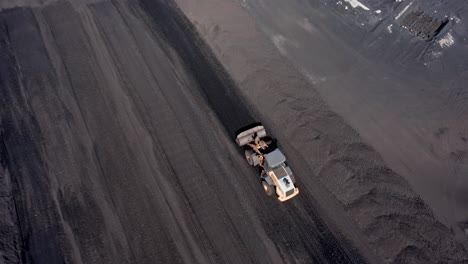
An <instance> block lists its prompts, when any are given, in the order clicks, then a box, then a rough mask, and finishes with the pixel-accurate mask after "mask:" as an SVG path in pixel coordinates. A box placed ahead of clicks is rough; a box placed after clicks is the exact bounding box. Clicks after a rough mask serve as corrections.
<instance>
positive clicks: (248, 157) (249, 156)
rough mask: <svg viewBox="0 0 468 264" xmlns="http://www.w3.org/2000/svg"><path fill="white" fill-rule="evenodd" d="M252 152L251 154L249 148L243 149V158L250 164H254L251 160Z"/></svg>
mask: <svg viewBox="0 0 468 264" xmlns="http://www.w3.org/2000/svg"><path fill="white" fill-rule="evenodd" d="M252 154H253V151H252V150H250V149H247V150H246V151H245V159H246V160H247V162H248V163H249V165H250V166H253V165H254V161H253V160H252Z"/></svg>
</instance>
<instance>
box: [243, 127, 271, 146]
mask: <svg viewBox="0 0 468 264" xmlns="http://www.w3.org/2000/svg"><path fill="white" fill-rule="evenodd" d="M255 133H256V134H257V135H258V136H259V137H260V138H262V137H265V136H266V135H267V133H266V131H265V128H264V127H263V126H256V127H253V128H250V129H247V130H245V131H242V132H240V133H239V134H238V135H237V138H236V142H237V144H238V145H239V146H244V145H246V144H248V143H250V142H252V141H254V135H255Z"/></svg>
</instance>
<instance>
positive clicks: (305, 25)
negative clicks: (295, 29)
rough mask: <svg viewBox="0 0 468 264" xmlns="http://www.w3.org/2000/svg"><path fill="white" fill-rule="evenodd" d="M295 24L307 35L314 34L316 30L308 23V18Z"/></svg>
mask: <svg viewBox="0 0 468 264" xmlns="http://www.w3.org/2000/svg"><path fill="white" fill-rule="evenodd" d="M297 24H298V25H299V26H300V27H301V28H302V29H304V30H305V31H307V32H309V33H316V32H317V29H316V28H315V27H314V26H313V25H312V24H311V23H310V21H309V19H308V18H304V19H302V20H299V21H297Z"/></svg>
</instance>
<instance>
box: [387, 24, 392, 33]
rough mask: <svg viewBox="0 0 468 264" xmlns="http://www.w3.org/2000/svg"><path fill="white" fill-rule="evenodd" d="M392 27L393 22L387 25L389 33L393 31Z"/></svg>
mask: <svg viewBox="0 0 468 264" xmlns="http://www.w3.org/2000/svg"><path fill="white" fill-rule="evenodd" d="M392 27H393V24H390V25H389V26H388V27H387V31H388V33H390V34H392V33H393V30H392Z"/></svg>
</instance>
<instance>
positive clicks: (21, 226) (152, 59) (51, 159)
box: [0, 0, 467, 263]
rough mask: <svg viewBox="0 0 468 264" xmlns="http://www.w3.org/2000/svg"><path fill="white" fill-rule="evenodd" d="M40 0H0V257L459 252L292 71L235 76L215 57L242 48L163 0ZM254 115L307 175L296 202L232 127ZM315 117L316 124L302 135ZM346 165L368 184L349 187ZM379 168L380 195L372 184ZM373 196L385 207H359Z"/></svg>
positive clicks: (316, 257) (169, 258)
mask: <svg viewBox="0 0 468 264" xmlns="http://www.w3.org/2000/svg"><path fill="white" fill-rule="evenodd" d="M20 2H21V3H23V2H25V1H20ZM31 2H34V1H31ZM51 2H53V1H51ZM199 3H200V4H201V2H197V4H199ZM218 3H220V2H219V1H218ZM23 4H24V3H23ZM26 5H27V4H26ZM35 6H36V7H34V8H29V7H25V8H15V9H10V10H5V11H3V12H2V13H0V25H1V26H0V45H1V52H0V56H1V61H2V63H1V65H0V67H1V69H0V82H1V85H0V86H1V90H0V93H1V94H0V97H1V100H2V108H1V109H0V111H1V112H0V127H1V134H0V135H1V140H0V142H1V145H0V154H1V155H0V157H1V165H2V166H1V170H0V180H1V181H2V185H1V186H2V188H1V190H0V191H1V197H0V199H1V200H0V202H1V203H0V209H1V211H0V213H1V216H2V218H1V220H0V232H1V234H2V236H1V238H0V252H1V255H0V256H1V257H2V259H1V260H2V261H3V262H6V263H155V262H157V263H159V262H161V263H282V262H285V263H288V262H303V263H367V262H369V263H382V262H384V261H385V262H394V263H418V262H421V261H426V263H427V261H438V262H443V263H444V262H447V263H464V262H463V261H465V262H467V257H466V253H465V251H464V250H463V248H462V247H461V245H460V244H458V243H457V242H455V241H454V240H453V238H452V234H451V233H450V231H449V230H448V229H447V228H446V227H445V226H443V225H442V224H441V223H439V222H437V221H435V219H434V218H433V216H432V213H431V212H430V210H429V209H428V208H427V207H426V206H425V205H424V203H423V202H422V201H421V200H420V199H419V198H418V196H417V195H415V194H414V193H413V192H412V191H411V190H410V189H409V187H408V185H407V183H406V182H405V181H404V180H403V179H402V178H401V177H399V176H398V175H397V174H395V173H394V172H393V171H391V170H389V169H388V168H386V167H385V165H384V164H383V162H382V160H381V159H380V157H379V156H378V155H377V154H376V152H375V151H373V150H372V149H371V148H370V147H368V146H367V145H365V144H364V143H363V142H361V140H360V138H359V136H358V134H357V133H355V131H354V130H353V129H351V128H350V127H349V126H347V125H346V124H345V123H344V122H343V120H342V119H340V118H339V117H338V116H337V115H335V114H334V113H332V112H330V111H329V110H328V108H327V106H326V105H325V104H324V103H323V102H322V101H321V100H320V99H318V97H317V94H316V93H315V92H314V91H313V90H311V91H307V90H304V89H303V87H304V86H303V85H304V84H303V83H301V82H302V81H301V80H300V79H297V78H296V77H295V73H294V72H292V71H288V70H285V71H283V72H287V74H290V75H289V76H288V77H289V79H288V78H285V79H284V80H281V81H282V82H283V83H281V84H287V85H288V86H289V88H288V90H283V91H282V92H286V93H290V94H293V95H295V96H296V98H291V97H289V96H290V95H284V94H283V97H282V95H281V93H279V92H278V89H280V87H274V86H273V87H272V86H271V84H268V85H267V84H266V83H262V82H261V81H260V82H258V83H256V84H255V85H253V86H252V84H251V83H245V86H238V85H237V83H238V82H237V80H235V81H234V80H232V79H231V76H230V74H231V72H230V71H228V72H226V71H225V70H224V68H223V67H222V66H221V65H225V64H226V61H227V58H229V56H238V55H237V54H235V52H233V53H230V55H229V56H227V57H224V58H223V57H220V56H219V51H217V52H216V56H217V58H221V59H220V60H221V63H220V62H218V61H217V59H216V57H215V56H214V55H213V54H212V52H211V50H210V49H209V48H208V46H206V45H205V44H204V42H203V40H202V38H201V37H200V36H198V35H197V33H195V31H194V28H193V26H192V25H191V24H190V22H189V21H188V20H187V19H186V18H185V17H184V16H183V14H182V13H181V11H180V10H179V9H177V7H176V5H175V3H174V2H172V1H165V0H158V1H149V0H141V1H129V2H127V1H102V2H101V1H74V2H72V4H70V3H68V2H64V1H58V2H53V3H50V4H47V5H40V4H37V3H36V4H35ZM213 6H214V5H213ZM207 9H208V8H207ZM234 10H235V9H232V10H229V11H231V12H230V13H232V12H233V11H234ZM204 12H208V11H204ZM214 12H216V13H218V15H221V16H224V17H228V16H229V15H228V14H230V13H224V14H223V12H226V10H221V9H218V10H215V11H214ZM206 14H208V13H206ZM238 22H239V23H240V21H238ZM234 24H236V25H237V23H233V24H231V25H234ZM240 24H241V23H240ZM244 33H245V32H244ZM203 37H205V36H203ZM230 41H231V43H236V42H235V41H233V39H230ZM236 41H237V39H236ZM244 44H245V43H244ZM239 45H243V43H242V42H239ZM257 53H258V54H261V50H257ZM239 58H241V59H244V58H245V57H244V56H240V57H239ZM254 58H255V55H253V56H250V57H248V59H252V60H253V59H254ZM273 58H274V59H273ZM271 59H272V60H274V61H275V63H276V62H277V63H278V65H276V64H275V65H273V64H272V65H273V66H275V67H278V69H282V67H284V69H286V68H287V67H289V65H288V64H286V63H283V62H282V61H281V60H279V59H276V57H274V56H272V57H271ZM242 66H243V67H244V68H245V69H249V68H250V65H248V64H245V65H242ZM270 66H271V65H270ZM273 66H272V67H273ZM264 74H265V72H264V71H259V72H256V75H257V76H258V77H260V78H261V77H266V78H263V80H264V81H265V80H268V78H270V77H271V76H268V74H269V75H272V72H270V73H267V75H264ZM276 77H278V78H279V75H277V76H276ZM276 84H280V83H276ZM265 87H266V88H268V89H270V90H269V91H270V93H268V94H265V92H264V89H265ZM247 88H248V89H249V90H248V91H247V93H250V95H253V97H250V96H247V97H246V96H245V94H246V90H245V89H247ZM283 88H284V87H283ZM251 98H262V100H258V102H257V103H258V105H256V106H255V107H252V101H251ZM279 101H282V102H287V103H285V104H284V103H283V104H282V103H281V102H279ZM256 107H257V108H256ZM280 111H282V112H280ZM265 113H268V114H265ZM259 117H262V120H261V121H263V120H265V123H266V124H268V125H270V126H269V127H268V128H271V131H274V132H276V133H277V134H276V135H278V137H279V138H280V140H281V141H280V142H282V143H283V145H282V146H283V147H284V149H285V152H286V154H287V155H288V156H289V157H291V164H292V166H293V169H294V170H295V172H296V173H297V175H302V176H301V177H299V176H298V185H299V188H300V189H301V193H300V195H299V196H298V197H297V198H295V199H293V200H291V201H289V202H288V203H283V204H281V203H278V202H277V201H275V199H273V198H270V197H267V196H266V195H264V193H263V191H262V189H261V187H260V185H259V181H258V178H257V177H256V176H257V175H256V171H255V170H253V169H250V168H248V167H247V166H246V164H245V162H244V160H243V157H242V154H241V153H240V150H239V148H237V147H236V146H235V144H234V143H233V140H232V135H233V132H234V131H236V130H237V128H239V127H242V126H244V125H245V124H246V123H250V122H252V121H253V120H256V121H257V120H258V118H259ZM277 120H285V121H284V124H281V123H279V122H277ZM292 122H297V123H298V124H297V126H300V127H297V126H296V127H294V126H287V124H289V123H292ZM302 122H305V123H302ZM304 124H305V125H304ZM309 126H314V127H315V128H317V129H319V130H320V134H319V136H317V135H315V131H317V130H314V129H313V128H312V130H309V131H308V132H306V133H302V132H303V131H302V130H301V129H309V128H310V127H309ZM282 128H283V129H282ZM296 129H297V130H296ZM310 131H313V132H310ZM311 137H313V138H314V140H311ZM317 139H318V140H317ZM298 144H299V145H300V147H298ZM311 149H315V151H314V152H313V153H315V154H312V155H311V152H310V150H311ZM317 168H321V169H320V173H318V174H317V175H318V176H319V177H324V176H327V177H328V178H329V179H332V180H333V179H334V180H335V182H332V183H330V182H329V185H327V184H326V183H325V185H326V187H327V189H328V190H330V192H331V193H332V194H334V195H336V193H337V192H338V193H341V194H342V195H343V196H346V197H348V196H351V197H354V198H356V199H355V201H354V202H353V203H350V204H346V203H344V204H345V205H343V206H342V205H341V204H340V202H343V196H340V195H337V198H336V199H334V198H330V197H332V196H331V194H330V193H329V192H328V191H327V189H326V188H322V186H323V185H321V184H320V183H319V182H318V181H317V180H318V178H317V177H316V175H315V173H316V170H317ZM354 170H355V171H354ZM349 171H353V175H352V176H350V180H349V182H351V183H353V182H356V181H359V182H362V183H363V184H362V188H361V189H359V188H358V189H356V188H346V186H345V185H343V183H342V181H341V180H340V178H339V177H341V175H347V176H349ZM369 173H371V174H372V175H374V174H375V175H378V176H379V177H378V178H377V179H378V180H377V181H376V180H375V179H374V180H372V179H370V178H369V177H368V176H370V174H369ZM382 179H383V180H382ZM385 179H386V180H385ZM381 180H382V181H381ZM368 182H372V184H371V185H370V186H371V188H370V187H369V189H368V185H367V183H368ZM382 183H385V184H384V185H383V186H385V187H386V188H387V187H388V189H387V190H388V191H389V192H388V194H389V195H387V193H384V195H382V192H380V191H381V189H379V188H376V187H372V186H373V184H377V185H381V184H382ZM351 186H352V184H350V185H349V187H351ZM333 187H336V188H337V189H333ZM361 194H363V195H361ZM324 201H325V202H324ZM385 201H386V202H387V203H389V204H386V205H384V203H385ZM363 205H364V207H363ZM403 205H404V206H403ZM384 207H385V210H384V209H383V208H384ZM363 208H369V210H362V209H363ZM387 208H388V209H389V210H387V211H386V209H387ZM401 208H404V211H399V210H400V209H401ZM381 211H383V214H382V215H381V217H380V218H377V219H380V220H379V221H370V222H367V220H368V219H367V220H366V221H364V220H363V221H356V218H353V217H355V215H353V214H356V213H358V214H361V215H369V217H374V213H375V212H381ZM388 211H390V212H388ZM414 214H416V215H417V217H414ZM3 216H4V217H3ZM362 219H364V218H362ZM395 219H396V221H395ZM394 223H397V224H396V225H394ZM363 224H364V225H366V224H369V226H368V227H367V228H366V231H365V232H361V228H362V225H363ZM402 233H406V234H407V235H409V236H410V238H409V239H408V237H407V236H406V237H405V236H402ZM390 234H393V235H390ZM383 236H386V237H388V239H384V240H382V239H381V238H382V237H383ZM408 241H409V242H408ZM398 242H400V244H401V247H395V248H397V250H395V251H393V250H394V246H395V245H396V244H395V243H398ZM375 243H380V244H379V246H380V248H377V249H376V248H375ZM384 247H388V248H389V249H391V250H392V251H391V252H390V253H389V254H386V252H384V253H383V254H382V251H381V248H384ZM398 250H401V251H398ZM389 251H390V250H389ZM392 254H393V255H392ZM388 255H390V258H387V257H388ZM431 255H432V256H431ZM429 257H431V258H429Z"/></svg>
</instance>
